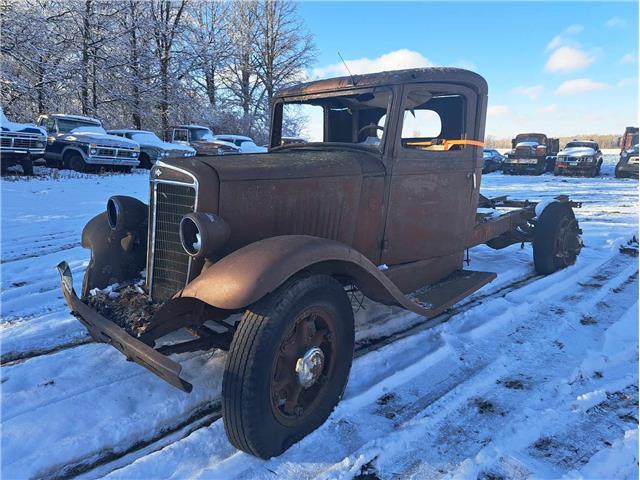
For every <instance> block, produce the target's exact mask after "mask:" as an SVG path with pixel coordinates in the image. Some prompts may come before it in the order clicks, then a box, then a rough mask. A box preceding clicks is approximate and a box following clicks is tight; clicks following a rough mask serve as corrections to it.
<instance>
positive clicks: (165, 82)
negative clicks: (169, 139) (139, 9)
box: [150, 0, 187, 132]
mask: <svg viewBox="0 0 640 480" xmlns="http://www.w3.org/2000/svg"><path fill="white" fill-rule="evenodd" d="M186 4H187V0H179V1H173V0H154V1H152V2H151V4H150V6H151V18H152V20H153V38H154V39H155V42H156V57H157V59H158V63H159V66H160V102H159V106H160V120H161V128H162V131H163V132H164V131H166V130H167V129H168V128H169V106H170V105H169V93H170V92H169V89H170V84H171V80H170V75H171V60H172V52H173V47H174V42H175V41H176V38H177V37H178V35H179V33H180V30H181V27H182V25H181V22H180V21H181V19H182V14H183V13H184V9H185V6H186Z"/></svg>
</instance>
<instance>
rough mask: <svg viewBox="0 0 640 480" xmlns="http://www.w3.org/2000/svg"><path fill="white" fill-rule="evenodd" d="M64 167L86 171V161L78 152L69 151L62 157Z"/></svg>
mask: <svg viewBox="0 0 640 480" xmlns="http://www.w3.org/2000/svg"><path fill="white" fill-rule="evenodd" d="M64 168H66V169H69V170H75V171H76V172H86V171H87V162H85V161H84V158H82V155H80V154H79V153H78V152H70V153H68V154H67V155H65V157H64Z"/></svg>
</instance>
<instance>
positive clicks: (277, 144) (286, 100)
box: [269, 85, 395, 155]
mask: <svg viewBox="0 0 640 480" xmlns="http://www.w3.org/2000/svg"><path fill="white" fill-rule="evenodd" d="M366 93H371V94H374V95H375V94H379V93H384V94H386V95H388V100H387V105H386V113H385V114H384V115H383V116H384V117H385V125H384V130H383V131H382V138H381V139H380V144H379V145H372V144H363V143H352V142H327V141H322V142H303V143H298V142H296V143H288V144H285V145H282V144H281V139H282V136H283V135H282V123H283V120H284V112H283V110H284V105H286V104H298V105H304V104H310V105H313V103H312V101H314V100H329V99H331V98H341V97H349V96H353V95H362V94H366ZM394 96H395V90H394V89H393V88H392V86H391V85H381V86H376V87H365V88H358V87H354V88H350V89H345V90H337V91H336V90H333V91H329V92H323V93H315V94H311V95H295V96H290V97H280V98H278V99H277V100H276V102H275V103H274V107H273V118H272V123H271V138H270V140H269V145H270V149H278V150H280V149H296V148H309V147H312V148H315V149H317V148H331V149H335V148H340V147H341V146H344V147H345V148H356V149H358V150H364V151H367V152H371V153H379V154H381V155H384V154H385V152H386V150H387V144H388V143H389V142H387V137H388V135H387V131H388V130H389V127H390V115H389V114H390V112H391V109H392V106H393V101H394ZM326 108H327V107H326V106H323V109H324V124H325V125H324V127H325V129H326V127H327V126H328V125H327V113H326ZM380 118H382V117H380ZM325 135H326V131H323V136H325ZM289 137H290V136H289Z"/></svg>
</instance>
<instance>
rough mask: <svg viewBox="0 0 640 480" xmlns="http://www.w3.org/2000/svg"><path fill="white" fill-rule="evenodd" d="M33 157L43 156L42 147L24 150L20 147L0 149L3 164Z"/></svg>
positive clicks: (16, 162) (13, 163)
mask: <svg viewBox="0 0 640 480" xmlns="http://www.w3.org/2000/svg"><path fill="white" fill-rule="evenodd" d="M29 157H31V158H33V159H34V160H35V159H37V158H41V157H44V148H43V149H38V150H34V149H30V150H25V149H22V148H2V149H0V159H2V163H4V164H5V165H7V164H8V165H17V164H19V163H20V162H21V161H22V160H24V159H25V158H29Z"/></svg>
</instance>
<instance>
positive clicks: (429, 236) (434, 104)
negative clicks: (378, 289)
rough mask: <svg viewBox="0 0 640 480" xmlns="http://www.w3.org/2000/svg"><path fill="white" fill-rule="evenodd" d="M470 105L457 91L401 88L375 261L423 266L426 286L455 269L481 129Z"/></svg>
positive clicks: (466, 229)
mask: <svg viewBox="0 0 640 480" xmlns="http://www.w3.org/2000/svg"><path fill="white" fill-rule="evenodd" d="M477 99H478V95H477V94H476V93H475V92H474V91H472V90H471V89H468V88H466V87H463V86H457V85H438V84H413V85H411V84H408V85H405V86H404V88H403V92H402V99H401V100H402V104H401V108H400V110H399V119H398V128H397V129H396V133H395V141H394V154H393V162H392V174H391V178H390V180H389V197H388V198H389V201H388V207H387V216H386V225H385V233H384V242H383V249H382V257H381V260H382V263H384V264H387V265H389V266H391V265H397V264H404V263H410V262H415V261H418V260H428V261H427V262H424V265H425V267H426V268H425V269H426V271H427V273H429V272H430V277H428V278H424V279H423V280H426V281H434V279H439V278H442V277H444V276H446V275H447V274H448V273H451V272H452V271H454V270H457V269H459V268H460V267H461V266H462V258H463V253H464V249H465V243H466V240H467V238H468V237H469V236H470V235H471V231H472V228H473V226H474V222H475V212H476V206H477V201H478V192H479V189H480V175H481V173H482V143H481V140H482V138H477V137H478V136H481V137H483V136H484V131H483V125H478V124H479V123H481V122H478V121H477V120H476V112H477V105H476V104H477ZM401 288H402V287H401Z"/></svg>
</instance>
